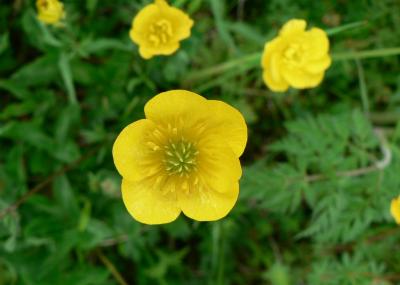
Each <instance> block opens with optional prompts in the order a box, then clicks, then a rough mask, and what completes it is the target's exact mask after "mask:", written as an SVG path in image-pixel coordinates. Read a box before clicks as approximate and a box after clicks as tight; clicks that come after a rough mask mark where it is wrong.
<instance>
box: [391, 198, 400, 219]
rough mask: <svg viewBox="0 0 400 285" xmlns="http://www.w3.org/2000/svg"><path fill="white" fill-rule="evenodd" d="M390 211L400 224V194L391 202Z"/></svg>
mask: <svg viewBox="0 0 400 285" xmlns="http://www.w3.org/2000/svg"><path fill="white" fill-rule="evenodd" d="M390 213H391V214H392V216H393V218H394V220H395V221H396V223H398V224H399V225H400V196H399V197H397V198H395V199H393V200H392V203H391V204H390Z"/></svg>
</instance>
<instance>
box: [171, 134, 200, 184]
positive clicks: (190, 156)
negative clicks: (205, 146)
mask: <svg viewBox="0 0 400 285" xmlns="http://www.w3.org/2000/svg"><path fill="white" fill-rule="evenodd" d="M197 155H198V150H197V149H196V147H195V145H194V144H193V143H192V142H189V141H186V140H185V139H181V140H178V141H175V142H172V141H170V142H169V144H167V145H166V146H165V147H164V163H165V169H166V171H167V172H168V174H169V175H173V174H177V175H180V176H184V175H189V174H190V173H191V172H192V171H194V170H196V158H197Z"/></svg>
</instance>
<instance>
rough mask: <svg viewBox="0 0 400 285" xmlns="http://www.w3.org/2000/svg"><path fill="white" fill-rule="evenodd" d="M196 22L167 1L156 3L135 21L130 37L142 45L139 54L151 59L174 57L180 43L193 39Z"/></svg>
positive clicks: (142, 11)
mask: <svg viewBox="0 0 400 285" xmlns="http://www.w3.org/2000/svg"><path fill="white" fill-rule="evenodd" d="M192 26H193V21H192V19H190V17H189V16H188V15H187V14H185V13H184V12H183V11H181V10H179V9H177V8H174V7H171V6H169V5H168V3H167V2H166V1H165V0H155V3H154V4H149V5H147V6H146V7H144V8H143V9H142V10H141V11H140V12H139V13H138V14H137V15H136V17H135V18H134V19H133V22H132V28H131V30H130V32H129V36H130V38H131V39H132V41H133V42H135V43H136V44H138V45H139V53H140V55H141V56H142V57H143V58H145V59H149V58H151V57H153V56H154V55H170V54H172V53H174V52H175V51H176V50H177V49H178V48H179V45H180V43H179V42H180V41H181V40H183V39H186V38H188V37H189V36H190V30H191V28H192Z"/></svg>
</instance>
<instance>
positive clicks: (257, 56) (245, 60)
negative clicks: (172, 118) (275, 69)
mask: <svg viewBox="0 0 400 285" xmlns="http://www.w3.org/2000/svg"><path fill="white" fill-rule="evenodd" d="M261 55H262V53H261V52H257V53H252V54H249V55H246V56H243V57H240V58H238V59H233V60H230V61H227V62H224V63H222V64H219V65H215V66H213V67H210V68H206V69H203V70H200V71H198V72H194V73H192V74H191V75H189V76H188V77H187V78H186V80H185V83H186V84H190V83H192V82H194V81H198V80H200V79H203V78H206V77H210V76H213V75H216V74H219V73H222V72H225V71H227V70H229V69H232V68H235V67H237V66H241V65H245V64H249V66H247V69H250V68H253V67H255V66H257V65H259V64H260V60H261ZM241 70H242V71H243V67H242V68H241Z"/></svg>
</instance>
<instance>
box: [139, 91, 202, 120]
mask: <svg viewBox="0 0 400 285" xmlns="http://www.w3.org/2000/svg"><path fill="white" fill-rule="evenodd" d="M144 112H145V114H146V118H147V119H150V120H152V121H154V122H158V123H165V122H166V121H167V120H170V119H174V118H176V117H178V116H179V117H180V118H182V120H184V121H185V120H194V119H196V118H204V117H206V116H207V115H208V114H209V107H208V105H207V100H206V99H205V98H204V97H202V96H200V95H197V94H196V93H193V92H190V91H185V90H172V91H167V92H163V93H160V94H158V95H157V96H155V97H153V98H152V99H150V100H149V101H148V102H147V104H146V105H145V106H144Z"/></svg>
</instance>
